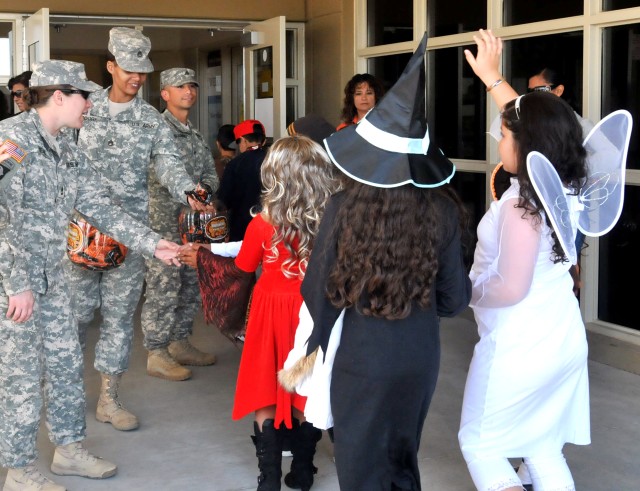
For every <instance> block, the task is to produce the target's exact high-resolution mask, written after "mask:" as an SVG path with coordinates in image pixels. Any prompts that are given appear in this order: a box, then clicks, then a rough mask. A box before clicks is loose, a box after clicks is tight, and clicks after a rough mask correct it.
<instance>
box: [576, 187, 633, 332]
mask: <svg viewBox="0 0 640 491" xmlns="http://www.w3.org/2000/svg"><path fill="white" fill-rule="evenodd" d="M638 251H640V187H638V186H626V188H625V197H624V208H623V210H622V215H621V216H620V220H619V221H618V223H617V225H616V226H615V227H614V228H613V230H612V231H611V232H609V233H608V234H607V235H605V236H604V237H601V238H600V267H599V277H598V284H599V288H598V317H599V318H600V319H601V320H603V321H606V322H611V323H614V324H620V325H623V326H625V327H630V328H631V329H638V330H640V316H639V315H638V308H637V305H638V290H637V288H629V286H628V284H629V279H630V278H633V279H636V278H638V277H639V275H640V261H638ZM584 253H586V254H589V249H588V248H587V249H586V251H585V252H583V254H584Z"/></svg>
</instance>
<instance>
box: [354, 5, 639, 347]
mask: <svg viewBox="0 0 640 491" xmlns="http://www.w3.org/2000/svg"><path fill="white" fill-rule="evenodd" d="M428 1H429V0H414V1H413V13H414V19H413V29H414V30H413V32H414V39H413V41H411V42H403V43H395V44H385V45H380V46H367V25H366V23H367V0H354V9H355V16H354V23H355V26H354V37H355V39H354V41H355V50H354V67H355V69H356V72H357V73H362V72H363V71H366V69H367V60H368V59H369V58H373V57H379V56H385V55H392V54H400V53H410V52H413V51H414V50H415V49H416V47H417V46H418V43H419V42H420V40H421V38H422V35H423V33H424V32H425V31H426V30H427V2H428ZM469 1H473V0H469ZM486 3H487V28H488V29H491V30H492V31H493V32H494V33H495V34H496V35H497V36H499V37H501V38H502V39H503V40H505V41H509V40H513V39H524V38H527V37H536V36H542V35H549V34H560V33H565V32H576V31H582V34H583V78H582V108H583V109H582V112H583V114H582V115H583V116H584V117H585V118H587V119H590V120H591V121H594V122H595V121H599V120H600V119H601V117H602V115H601V114H600V113H601V100H602V68H603V31H604V29H606V28H609V27H616V26H624V25H630V24H638V23H640V7H631V8H626V9H619V10H609V11H604V10H602V4H603V0H584V10H583V13H582V15H578V16H573V17H566V18H560V19H553V20H549V21H544V22H532V23H527V24H518V25H513V26H504V25H503V17H502V8H503V0H487V2H486ZM474 34H475V33H473V32H468V33H461V34H453V35H447V36H438V37H431V38H429V41H428V43H427V50H436V49H441V48H451V47H459V46H468V45H472V44H473V35H474ZM502 63H503V65H502V68H501V69H502V71H503V72H504V69H505V66H504V64H505V60H504V59H503V60H502ZM486 104H487V106H486V115H487V122H486V124H487V128H488V127H489V125H490V122H491V121H492V120H493V119H494V118H495V117H497V116H498V108H497V107H495V104H493V102H492V101H491V98H490V97H487V101H486ZM636 124H638V123H636ZM485 157H486V158H485V159H484V160H463V159H454V158H452V159H451V160H452V161H453V162H454V164H455V165H456V168H457V170H458V171H461V172H479V173H484V174H485V176H486V179H485V182H486V196H487V202H486V203H485V204H486V206H487V207H488V205H489V200H490V199H491V193H490V192H489V179H490V177H491V172H492V170H493V167H494V166H493V164H492V162H498V161H499V156H498V150H497V144H496V143H495V142H494V141H493V140H492V139H491V138H490V137H489V136H488V135H487V145H486V156H485ZM625 184H626V185H629V186H640V170H637V169H631V170H629V169H627V171H626V183H625ZM588 243H589V246H590V249H589V254H588V255H586V256H585V257H584V258H583V259H582V261H583V274H584V280H585V281H584V284H585V287H584V288H583V289H582V290H581V304H580V305H581V310H582V315H583V317H584V319H585V322H587V323H589V324H588V326H589V329H590V330H592V331H594V332H600V333H603V334H605V335H607V336H613V337H616V338H618V339H621V340H624V341H630V342H632V343H634V344H640V331H636V330H635V329H630V328H626V327H624V326H619V325H614V324H611V323H608V322H605V321H601V320H599V319H598V261H599V252H600V251H599V240H598V239H597V238H588Z"/></svg>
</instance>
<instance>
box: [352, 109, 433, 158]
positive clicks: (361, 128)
mask: <svg viewBox="0 0 640 491" xmlns="http://www.w3.org/2000/svg"><path fill="white" fill-rule="evenodd" d="M356 132H357V133H358V134H359V135H360V136H361V137H362V138H364V139H365V140H366V141H367V142H368V143H370V144H371V145H373V146H375V147H378V148H380V149H382V150H387V151H388V152H396V153H413V154H422V155H427V152H428V151H429V144H430V143H431V140H430V138H429V128H428V127H427V132H426V133H425V135H424V138H405V137H402V136H397V135H394V134H392V133H389V132H387V131H384V130H381V129H380V128H376V127H375V126H374V125H373V124H372V123H371V122H369V121H368V120H367V118H366V117H365V118H363V119H361V120H360V122H359V123H358V126H357V127H356Z"/></svg>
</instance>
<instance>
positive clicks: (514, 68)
mask: <svg viewBox="0 0 640 491" xmlns="http://www.w3.org/2000/svg"><path fill="white" fill-rule="evenodd" d="M582 44H583V43H582V32H569V33H563V34H554V35H551V36H538V37H531V38H526V39H517V40H513V41H508V42H507V43H506V44H505V53H506V55H505V56H506V58H505V59H506V60H507V78H508V79H509V81H510V83H511V85H512V86H513V87H514V88H515V90H516V91H517V92H518V94H524V93H525V92H526V91H527V87H528V82H529V78H530V77H531V76H533V75H537V74H539V73H540V72H541V71H542V70H543V69H545V68H546V69H548V70H551V71H553V72H555V75H547V77H548V78H555V80H548V81H549V82H554V83H557V84H562V85H563V87H564V91H563V93H562V98H563V99H564V100H565V101H567V102H568V103H569V104H570V105H571V107H573V109H574V110H575V111H576V112H577V113H578V114H582Z"/></svg>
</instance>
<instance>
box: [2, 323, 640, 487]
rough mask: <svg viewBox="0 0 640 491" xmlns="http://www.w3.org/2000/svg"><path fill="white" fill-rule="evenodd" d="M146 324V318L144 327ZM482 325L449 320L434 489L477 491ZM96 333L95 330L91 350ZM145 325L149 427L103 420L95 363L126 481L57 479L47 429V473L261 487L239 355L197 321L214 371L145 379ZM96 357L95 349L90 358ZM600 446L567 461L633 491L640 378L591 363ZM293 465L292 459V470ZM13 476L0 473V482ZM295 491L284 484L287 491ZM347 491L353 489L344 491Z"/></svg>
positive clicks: (126, 382) (138, 344) (637, 477)
mask: <svg viewBox="0 0 640 491" xmlns="http://www.w3.org/2000/svg"><path fill="white" fill-rule="evenodd" d="M138 321H139V319H138ZM476 336H477V334H476V326H475V323H474V322H473V320H472V317H471V315H470V312H469V311H467V312H465V313H464V314H463V315H461V316H459V317H457V318H455V319H445V320H443V322H442V367H441V372H440V379H439V382H438V387H437V389H436V394H435V397H434V401H433V404H432V406H431V410H430V412H429V416H428V418H427V422H426V425H425V430H424V435H423V438H422V449H421V451H420V455H419V458H420V470H421V475H422V487H423V490H425V491H473V490H474V486H473V484H472V482H471V479H470V478H469V475H468V473H467V469H466V465H465V463H464V460H463V459H462V455H461V453H460V449H459V447H458V441H457V431H458V423H459V417H460V407H461V403H462V392H463V389H464V383H465V377H466V372H467V368H468V364H469V360H470V359H471V353H472V351H473V346H474V343H475V341H476ZM96 338H97V330H96V329H91V331H90V334H89V346H93V343H95V339H96ZM141 338H142V335H141V333H140V328H139V322H138V325H137V331H136V339H135V346H134V355H133V358H132V362H131V368H130V371H129V372H128V373H127V374H126V375H125V377H124V378H123V385H122V389H121V394H122V400H123V401H124V404H125V405H126V406H127V407H128V408H129V409H131V410H132V411H133V412H134V413H135V414H136V415H137V416H138V417H139V418H140V421H141V427H140V428H139V429H138V430H137V431H133V432H118V431H116V430H114V429H112V428H111V426H110V425H108V424H103V423H99V422H97V421H96V420H95V417H94V414H95V407H96V399H97V393H98V385H99V378H98V375H97V373H96V372H95V370H94V369H93V367H92V359H93V354H92V353H89V354H88V355H87V363H86V366H87V375H86V384H87V394H88V408H87V425H88V438H87V440H86V446H87V448H89V449H90V451H91V452H93V453H95V454H97V455H101V456H104V457H105V458H107V459H110V460H112V461H115V462H116V463H117V464H118V466H119V472H118V475H117V476H115V477H113V478H111V479H107V480H104V481H98V480H95V481H94V480H88V479H82V478H76V477H58V476H53V475H52V474H50V472H49V464H50V463H51V459H52V457H53V446H52V445H51V443H50V442H49V440H48V437H47V434H46V429H45V428H44V425H43V427H42V429H41V433H40V437H39V449H40V458H39V465H40V467H41V469H43V470H46V474H47V475H49V476H50V477H51V478H54V479H55V481H56V482H58V483H60V484H63V485H65V486H67V488H68V489H69V490H71V491H107V490H108V491H165V490H166V491H183V490H206V491H242V490H255V489H256V476H257V474H258V468H257V459H256V457H255V449H254V447H253V445H252V443H251V440H250V439H249V435H250V434H251V432H252V418H251V417H247V418H245V419H244V420H242V421H232V420H231V407H232V404H233V393H234V388H235V381H236V374H237V368H238V363H239V360H240V352H239V351H238V350H237V349H236V348H235V347H234V346H233V345H232V344H231V343H230V342H229V341H227V340H226V339H225V338H223V337H222V336H221V335H220V334H219V333H218V332H216V331H214V330H213V329H212V328H211V327H209V326H204V325H203V323H202V321H201V320H200V321H198V323H197V325H196V328H195V336H194V338H193V340H194V344H195V345H197V346H198V347H200V348H202V349H205V350H208V351H211V352H214V353H216V354H217V356H218V363H217V364H216V365H215V366H213V367H193V372H194V376H193V378H192V379H191V380H188V381H184V382H168V381H164V380H160V379H157V378H153V377H149V376H147V375H146V371H145V369H146V352H145V350H144V349H143V347H142V340H141ZM90 351H91V350H90ZM589 368H590V378H591V421H592V444H591V445H590V446H586V447H578V446H573V445H567V446H566V447H565V454H566V456H567V460H568V462H569V465H570V467H571V470H572V472H573V475H574V479H575V481H576V486H577V489H578V490H580V491H611V490H615V491H632V490H635V489H638V483H640V465H638V464H639V463H640V460H639V457H638V455H639V453H640V376H638V375H634V374H632V373H629V372H625V371H622V370H618V369H615V368H611V367H609V366H607V365H603V364H600V363H595V362H590V366H589ZM289 462H290V459H287V458H285V459H283V469H284V471H285V472H286V471H287V468H288V466H289ZM315 464H316V466H317V467H318V468H319V471H318V475H317V477H316V483H315V484H314V486H313V489H314V490H315V491H336V490H338V489H339V488H338V481H337V478H336V471H335V466H334V463H333V461H332V448H331V443H330V441H329V438H328V437H327V436H326V435H325V437H324V438H323V439H322V441H321V442H320V443H319V448H318V453H317V457H316V461H315ZM5 475H6V470H5V469H1V470H0V482H3V481H4V477H5ZM284 489H288V488H286V486H284V484H283V490H284ZM344 491H348V490H344Z"/></svg>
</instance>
